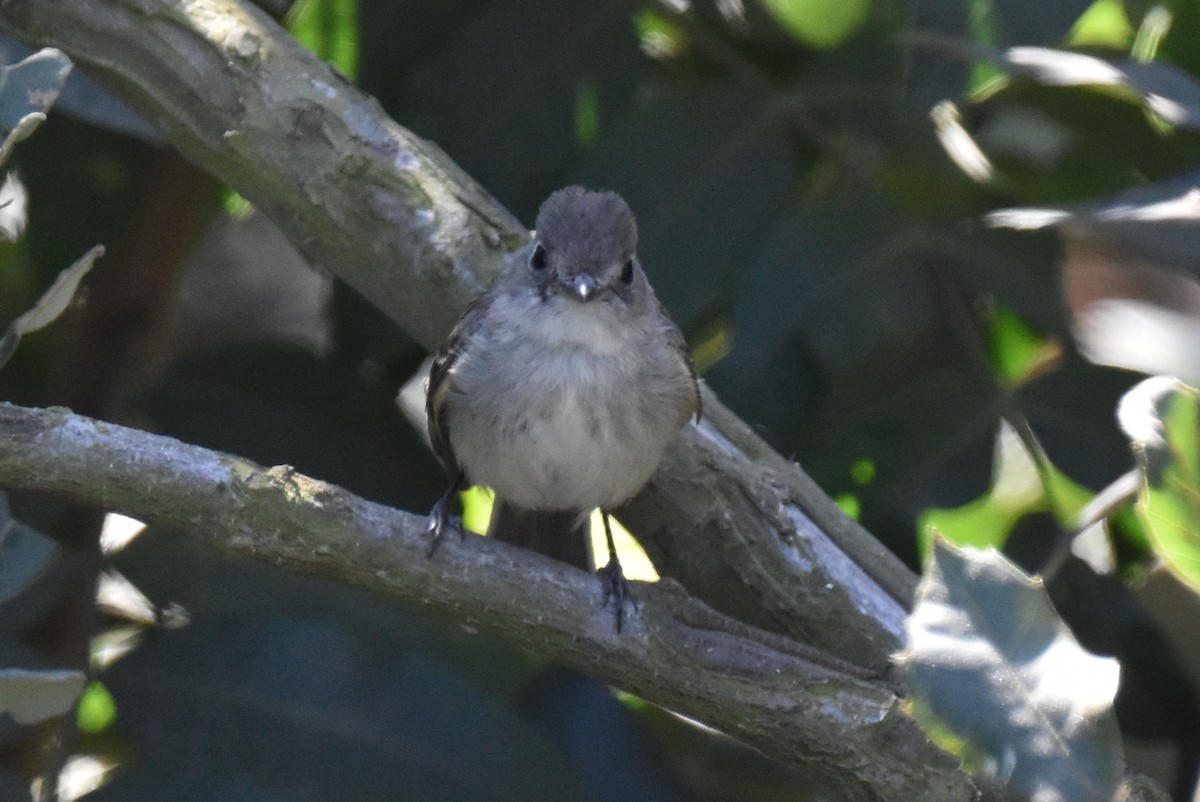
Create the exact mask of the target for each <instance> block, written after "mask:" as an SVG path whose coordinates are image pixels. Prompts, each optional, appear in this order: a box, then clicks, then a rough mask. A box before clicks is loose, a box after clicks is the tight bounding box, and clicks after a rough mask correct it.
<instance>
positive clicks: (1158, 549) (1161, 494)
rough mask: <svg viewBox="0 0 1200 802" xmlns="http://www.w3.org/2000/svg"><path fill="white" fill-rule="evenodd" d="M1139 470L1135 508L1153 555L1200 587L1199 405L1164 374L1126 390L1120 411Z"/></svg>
mask: <svg viewBox="0 0 1200 802" xmlns="http://www.w3.org/2000/svg"><path fill="white" fill-rule="evenodd" d="M1118 417H1119V418H1120V421H1121V427H1122V428H1123V429H1124V430H1125V433H1126V434H1127V435H1128V436H1129V439H1130V440H1131V441H1132V444H1133V452H1134V455H1135V456H1136V458H1137V464H1138V471H1139V473H1140V474H1141V476H1140V481H1141V487H1140V490H1139V496H1138V503H1137V512H1138V517H1139V518H1140V519H1141V521H1142V524H1143V525H1144V526H1145V528H1146V529H1147V531H1148V532H1149V533H1150V540H1151V544H1152V546H1153V548H1154V552H1155V554H1157V555H1158V557H1159V558H1160V559H1161V560H1162V561H1163V562H1164V563H1165V564H1166V566H1167V567H1168V568H1170V569H1171V571H1172V572H1173V573H1174V574H1175V575H1176V576H1178V577H1179V578H1180V579H1182V580H1183V581H1184V582H1186V583H1187V584H1188V585H1190V586H1191V587H1192V588H1193V589H1196V590H1200V404H1198V403H1197V392H1196V390H1195V389H1194V388H1192V387H1189V386H1187V385H1185V384H1183V383H1182V382H1180V381H1178V380H1176V379H1172V378H1170V377H1166V376H1156V377H1154V378H1151V379H1147V380H1145V381H1144V382H1142V383H1141V384H1138V385H1137V386H1136V387H1134V388H1133V389H1132V390H1130V391H1129V392H1128V393H1127V394H1126V395H1125V397H1124V398H1123V399H1122V400H1121V406H1120V409H1119V411H1118Z"/></svg>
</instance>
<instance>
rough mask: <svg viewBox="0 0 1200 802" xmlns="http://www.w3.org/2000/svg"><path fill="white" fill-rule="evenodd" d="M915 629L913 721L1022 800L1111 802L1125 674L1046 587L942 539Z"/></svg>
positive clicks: (910, 663) (909, 658) (911, 636)
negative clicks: (1090, 648) (1092, 647)
mask: <svg viewBox="0 0 1200 802" xmlns="http://www.w3.org/2000/svg"><path fill="white" fill-rule="evenodd" d="M907 630H908V646H907V649H906V650H905V652H904V654H903V655H902V656H901V663H902V665H903V666H904V668H905V670H906V672H907V676H908V680H909V688H910V690H911V692H912V697H913V702H914V704H913V712H914V715H915V716H916V717H917V719H918V721H920V722H921V724H922V726H924V727H925V728H926V729H927V730H928V731H930V732H931V734H932V735H933V736H934V737H935V739H936V740H937V741H938V742H939V743H940V744H941V745H942V746H943V747H945V748H948V749H951V750H952V751H954V752H955V753H956V754H958V755H959V756H960V757H961V758H962V759H963V760H964V762H965V764H966V765H967V766H968V767H969V768H970V769H972V770H973V771H975V772H977V773H982V774H985V775H988V776H991V777H993V778H998V779H1002V780H1003V782H1004V785H1005V787H1006V788H1007V789H1008V790H1009V791H1011V792H1014V793H1015V794H1016V795H1017V796H1018V797H1019V798H1021V799H1039V800H1058V801H1059V802H1076V801H1077V802H1094V801H1095V800H1107V799H1112V798H1113V797H1114V794H1115V793H1116V791H1117V788H1118V785H1119V784H1120V782H1121V777H1122V773H1123V762H1124V758H1123V756H1122V749H1121V740H1120V733H1119V731H1118V729H1117V720H1116V715H1115V713H1114V711H1113V707H1112V703H1113V698H1114V696H1115V694H1116V690H1117V683H1118V679H1119V676H1120V666H1119V665H1118V663H1117V661H1116V660H1113V659H1110V658H1104V657H1097V656H1096V655H1093V654H1090V653H1088V652H1086V651H1084V650H1083V649H1082V648H1081V647H1080V646H1079V644H1078V643H1077V642H1076V641H1075V638H1074V637H1073V636H1072V634H1071V632H1070V631H1069V630H1068V629H1067V627H1066V625H1065V624H1064V623H1063V622H1062V621H1061V620H1060V619H1059V618H1058V616H1057V614H1056V613H1055V611H1054V608H1053V606H1052V605H1051V603H1050V599H1049V597H1048V596H1047V595H1046V592H1045V590H1044V588H1043V587H1042V584H1041V582H1040V581H1037V580H1034V579H1030V578H1029V577H1027V576H1025V575H1024V574H1022V573H1021V571H1020V570H1019V569H1018V568H1017V567H1016V566H1014V565H1013V564H1012V563H1010V562H1008V561H1007V560H1006V559H1004V557H1002V556H1001V555H1000V554H999V553H997V552H995V551H993V550H988V551H977V550H974V549H958V548H955V547H954V546H952V545H950V544H949V543H948V542H946V541H945V540H943V539H940V538H939V539H938V540H937V541H936V543H935V546H934V552H933V558H932V560H931V561H930V564H929V568H928V571H927V573H926V576H925V578H924V579H923V580H922V582H921V586H920V588H919V589H918V591H917V598H916V605H915V607H914V609H913V613H912V615H911V616H910V617H909V619H908V624H907Z"/></svg>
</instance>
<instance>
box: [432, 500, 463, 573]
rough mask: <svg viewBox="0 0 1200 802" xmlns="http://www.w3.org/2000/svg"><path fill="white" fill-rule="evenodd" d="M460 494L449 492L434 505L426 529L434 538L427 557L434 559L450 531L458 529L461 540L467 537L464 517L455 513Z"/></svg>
mask: <svg viewBox="0 0 1200 802" xmlns="http://www.w3.org/2000/svg"><path fill="white" fill-rule="evenodd" d="M457 498H458V494H457V493H455V492H454V491H451V492H448V493H447V494H446V495H444V496H442V497H441V498H440V499H438V500H437V503H436V504H434V505H433V509H432V510H430V511H429V525H428V526H427V527H425V531H426V532H428V533H429V534H430V535H431V536H432V540H431V542H430V543H429V553H428V554H427V555H426V556H428V557H432V556H433V555H434V553H435V552H436V551H437V550H438V546H440V545H442V538H443V537H445V536H446V532H447V531H448V530H452V529H457V530H458V535H459V537H461V538H465V537H466V536H467V531H466V529H465V528H464V527H463V522H462V516H461V515H460V514H458V513H456V512H455V510H454V506H455V504H454V501H455V500H457Z"/></svg>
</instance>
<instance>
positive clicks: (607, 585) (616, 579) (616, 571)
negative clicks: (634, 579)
mask: <svg viewBox="0 0 1200 802" xmlns="http://www.w3.org/2000/svg"><path fill="white" fill-rule="evenodd" d="M596 576H598V577H600V583H601V584H602V585H603V586H604V602H603V604H604V606H605V607H607V606H608V605H609V602H611V603H612V605H613V608H614V612H615V613H616V624H617V634H618V635H620V634H621V628H622V627H623V626H624V624H625V604H626V603H628V604H629V605H630V606H631V607H633V611H634V613H636V612H637V609H638V603H637V599H636V598H635V597H634V595H633V589H632V588H630V587H629V581H628V580H627V579H625V572H624V571H622V570H621V563H620V562H619V561H618V560H617V558H616V556H615V555H614V556H611V557H609V558H608V564H607V565H605V566H604V567H603V568H601V569H600V570H598V571H597V572H596Z"/></svg>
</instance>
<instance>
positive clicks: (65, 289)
mask: <svg viewBox="0 0 1200 802" xmlns="http://www.w3.org/2000/svg"><path fill="white" fill-rule="evenodd" d="M103 255H104V246H103V245H97V246H95V247H93V248H92V249H91V250H90V251H88V252H87V253H85V254H84V255H83V256H81V257H79V259H78V260H77V261H76V262H75V264H73V265H71V266H70V267H68V268H67V269H66V270H64V271H62V272H61V273H59V274H58V278H56V279H54V283H53V284H51V285H50V289H48V290H46V291H45V292H44V293H42V297H41V298H39V299H38V302H37V303H36V304H34V306H33V308H32V309H30V310H29V311H28V312H26V313H25V314H23V315H21V316H20V317H19V318H17V319H16V320H15V321H13V328H14V329H15V330H16V331H17V333H18V334H21V335H25V334H28V333H30V332H31V331H37V330H38V329H40V328H44V327H46V326H49V325H50V324H51V323H53V322H54V321H55V320H56V319H57V318H58V316H59V315H61V314H62V313H63V310H64V309H66V308H67V304H69V303H70V302H71V299H72V298H74V297H75V291H76V290H77V289H79V282H80V281H82V280H83V277H84V276H86V275H87V274H88V271H90V270H91V269H92V265H93V264H95V262H96V260H97V259H99V258H100V257H101V256H103Z"/></svg>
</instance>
